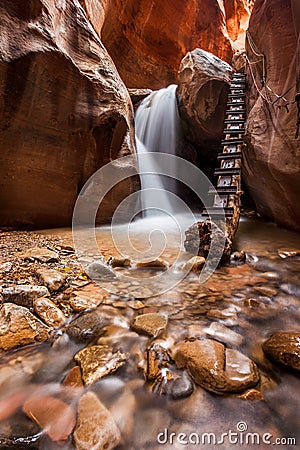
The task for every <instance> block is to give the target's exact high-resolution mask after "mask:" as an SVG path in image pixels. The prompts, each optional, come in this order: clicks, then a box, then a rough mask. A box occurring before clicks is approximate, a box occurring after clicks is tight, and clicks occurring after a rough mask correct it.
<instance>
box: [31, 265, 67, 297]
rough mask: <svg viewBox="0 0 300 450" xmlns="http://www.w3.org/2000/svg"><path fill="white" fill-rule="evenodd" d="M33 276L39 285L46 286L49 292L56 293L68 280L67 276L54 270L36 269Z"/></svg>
mask: <svg viewBox="0 0 300 450" xmlns="http://www.w3.org/2000/svg"><path fill="white" fill-rule="evenodd" d="M35 274H36V276H37V278H38V280H39V281H40V283H41V284H43V285H44V286H47V288H48V289H49V291H50V292H55V291H58V289H60V288H61V287H63V286H64V284H65V282H66V280H67V278H68V275H66V274H64V273H62V272H59V271H58V270H54V269H38V270H36V272H35Z"/></svg>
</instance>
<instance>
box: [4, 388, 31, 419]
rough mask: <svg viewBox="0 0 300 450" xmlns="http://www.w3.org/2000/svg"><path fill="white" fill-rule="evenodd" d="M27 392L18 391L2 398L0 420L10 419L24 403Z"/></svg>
mask: <svg viewBox="0 0 300 450" xmlns="http://www.w3.org/2000/svg"><path fill="white" fill-rule="evenodd" d="M25 397H26V394H25V392H24V391H17V392H14V393H13V394H11V395H8V396H7V397H5V398H2V399H1V400H0V422H2V421H3V420H7V419H9V418H10V417H11V416H13V415H14V414H15V412H16V411H17V409H18V408H19V407H20V406H21V405H22V403H23V401H24V398H25Z"/></svg>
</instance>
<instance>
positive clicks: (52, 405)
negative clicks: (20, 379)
mask: <svg viewBox="0 0 300 450" xmlns="http://www.w3.org/2000/svg"><path fill="white" fill-rule="evenodd" d="M23 412H24V413H25V414H27V416H28V417H30V418H31V419H32V420H34V421H35V422H36V423H37V424H38V425H39V426H40V427H41V428H42V429H44V430H45V432H46V433H47V434H48V436H49V438H50V439H51V440H52V441H55V442H61V441H65V440H67V439H68V437H69V435H70V434H71V433H72V431H73V429H74V427H75V424H76V417H75V412H74V410H73V408H71V407H70V406H69V405H67V404H66V403H64V402H62V401H61V400H59V399H57V398H55V397H50V396H46V395H45V396H40V395H39V396H32V397H29V398H28V399H27V400H26V401H25V403H24V405H23Z"/></svg>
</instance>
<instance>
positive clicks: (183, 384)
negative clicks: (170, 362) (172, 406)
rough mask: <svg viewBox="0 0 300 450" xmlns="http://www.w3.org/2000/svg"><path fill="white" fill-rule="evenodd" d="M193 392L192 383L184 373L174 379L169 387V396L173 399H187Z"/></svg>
mask: <svg viewBox="0 0 300 450" xmlns="http://www.w3.org/2000/svg"><path fill="white" fill-rule="evenodd" d="M193 392H194V383H193V381H192V380H191V378H190V376H189V375H188V374H187V373H186V372H183V374H182V376H180V377H178V378H176V379H175V380H174V381H173V383H172V384H171V386H170V395H171V396H172V397H173V398H185V397H189V396H190V395H191V394H192V393H193Z"/></svg>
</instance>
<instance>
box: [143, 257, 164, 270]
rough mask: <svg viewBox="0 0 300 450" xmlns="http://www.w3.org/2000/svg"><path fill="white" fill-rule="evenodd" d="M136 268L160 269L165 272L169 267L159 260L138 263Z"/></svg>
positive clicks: (162, 260)
mask: <svg viewBox="0 0 300 450" xmlns="http://www.w3.org/2000/svg"><path fill="white" fill-rule="evenodd" d="M136 267H138V268H140V269H162V270H167V269H168V268H169V267H170V264H169V263H168V261H165V260H164V259H161V258H156V259H153V260H152V261H145V262H142V261H141V262H138V263H136Z"/></svg>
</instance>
